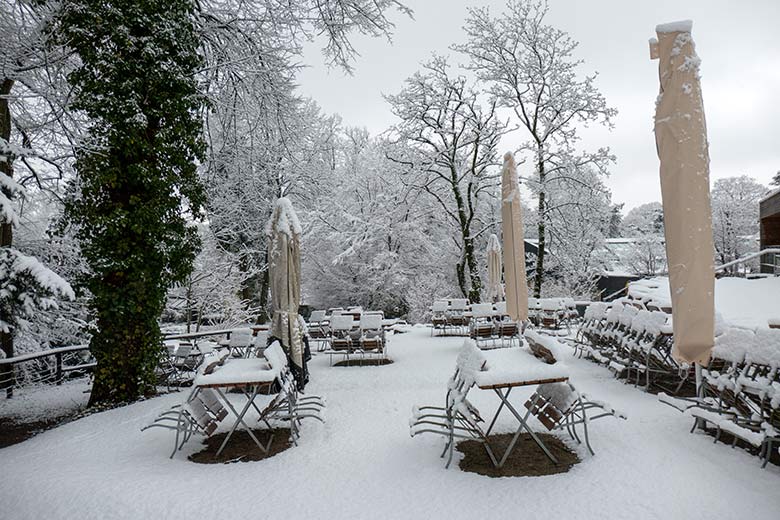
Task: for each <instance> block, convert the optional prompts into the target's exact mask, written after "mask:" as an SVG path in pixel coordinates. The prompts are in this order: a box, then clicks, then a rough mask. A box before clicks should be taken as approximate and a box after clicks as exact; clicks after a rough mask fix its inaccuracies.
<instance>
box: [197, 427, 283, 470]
mask: <svg viewBox="0 0 780 520" xmlns="http://www.w3.org/2000/svg"><path fill="white" fill-rule="evenodd" d="M252 433H254V434H255V437H257V440H259V441H260V443H261V444H262V445H263V446H266V447H268V441H269V439H270V438H271V436H272V435H273V440H271V446H270V447H268V452H267V453H263V451H262V450H261V449H260V448H258V447H257V444H255V441H253V440H252V438H251V437H250V436H249V434H248V433H247V432H246V430H236V432H235V433H234V434H233V436H232V437H231V438H230V440H229V441H228V443H227V446H225V449H224V450H222V453H220V454H219V457H216V453H217V450H218V449H219V447H220V446H221V445H222V441H224V440H225V436H226V435H227V433H218V434H216V435H212V436H211V437H209V438H208V439H206V442H205V443H204V444H205V447H204V449H203V450H201V451H199V452H197V453H193V454H192V455H190V457H189V458H190V460H191V461H193V462H197V463H199V464H226V463H229V462H250V461H258V460H263V459H267V458H268V457H273V456H274V455H276V454H277V453H281V452H283V451H284V450H286V449H287V448H289V447H290V446H291V445H292V444H291V443H290V429H289V428H276V429H274V430H267V429H257V430H252Z"/></svg>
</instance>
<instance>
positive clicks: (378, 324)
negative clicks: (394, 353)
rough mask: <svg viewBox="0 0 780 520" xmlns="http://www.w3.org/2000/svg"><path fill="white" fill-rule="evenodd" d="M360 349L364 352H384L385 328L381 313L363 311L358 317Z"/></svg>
mask: <svg viewBox="0 0 780 520" xmlns="http://www.w3.org/2000/svg"><path fill="white" fill-rule="evenodd" d="M360 350H361V351H362V352H363V354H366V353H369V352H371V353H376V354H382V355H383V354H384V353H385V330H384V328H383V327H382V314H379V313H364V314H363V315H362V316H361V317H360Z"/></svg>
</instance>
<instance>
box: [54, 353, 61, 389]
mask: <svg viewBox="0 0 780 520" xmlns="http://www.w3.org/2000/svg"><path fill="white" fill-rule="evenodd" d="M54 359H55V362H56V363H57V369H56V372H55V375H54V378H55V379H56V381H57V384H58V385H61V384H62V353H61V352H57V353H56V354H54Z"/></svg>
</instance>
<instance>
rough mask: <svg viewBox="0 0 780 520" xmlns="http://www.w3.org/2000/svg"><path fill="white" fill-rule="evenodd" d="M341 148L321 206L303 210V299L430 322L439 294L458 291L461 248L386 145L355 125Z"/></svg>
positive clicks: (319, 304) (436, 209)
mask: <svg viewBox="0 0 780 520" xmlns="http://www.w3.org/2000/svg"><path fill="white" fill-rule="evenodd" d="M337 144H338V146H337V147H336V150H337V154H336V155H335V157H334V159H335V169H334V171H333V173H332V177H331V182H329V183H327V184H325V185H323V192H322V193H321V194H320V195H321V196H320V198H319V199H318V201H319V202H318V204H316V205H314V206H313V207H312V208H310V209H309V210H304V211H301V212H300V213H301V220H302V222H303V227H304V240H303V245H302V249H301V251H302V256H303V272H304V273H303V283H304V286H303V299H304V302H305V303H307V304H309V305H311V306H313V307H315V308H327V307H332V306H346V305H361V306H363V307H364V308H368V309H379V310H383V311H384V312H385V315H387V316H403V317H407V318H410V319H412V320H419V319H423V318H424V317H425V315H426V314H427V312H428V310H427V309H428V306H429V305H430V302H431V299H432V298H433V297H434V296H452V295H454V294H455V287H457V281H456V279H455V273H454V272H453V271H452V270H450V269H446V267H445V266H447V265H452V263H453V262H455V261H457V259H458V257H459V248H458V247H457V245H456V244H455V243H454V242H453V241H452V239H451V238H450V236H449V232H448V231H447V228H445V227H443V226H442V225H441V219H440V218H439V217H438V214H439V213H440V212H441V210H440V208H439V207H438V204H437V203H436V202H435V201H433V200H432V199H431V198H430V197H428V196H426V194H425V193H421V192H420V191H418V190H414V189H411V188H409V187H408V186H406V185H405V184H404V175H405V173H404V172H405V169H404V167H403V166H399V165H398V164H397V163H396V162H394V161H392V160H389V159H388V158H387V157H386V149H387V146H388V144H387V143H386V142H383V141H381V140H378V139H375V138H371V137H369V135H368V133H367V132H366V131H365V130H358V129H353V128H348V129H346V130H345V131H344V132H343V134H341V135H340V136H339V139H338V143H337Z"/></svg>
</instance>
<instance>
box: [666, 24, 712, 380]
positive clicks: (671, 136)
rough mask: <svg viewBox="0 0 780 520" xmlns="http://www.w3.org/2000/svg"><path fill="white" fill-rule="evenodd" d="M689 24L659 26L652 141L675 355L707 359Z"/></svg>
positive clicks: (699, 123)
mask: <svg viewBox="0 0 780 520" xmlns="http://www.w3.org/2000/svg"><path fill="white" fill-rule="evenodd" d="M691 25H692V24H691V22H690V21H686V22H675V23H671V24H664V25H659V26H658V27H656V33H657V34H658V41H657V42H654V41H651V56H652V55H654V54H655V55H657V56H658V57H659V58H660V62H659V64H658V73H659V79H660V83H661V93H660V95H659V96H658V100H657V102H656V112H655V139H656V146H657V149H658V157H659V158H660V160H661V195H662V198H663V208H664V229H665V234H666V257H667V262H668V265H669V286H670V292H671V296H672V316H673V327H674V351H673V355H674V357H675V358H676V359H678V360H680V361H684V362H688V363H692V362H696V363H699V364H702V365H706V364H707V363H708V362H709V357H710V349H711V348H712V345H713V343H714V333H715V303H714V290H715V272H714V267H713V256H714V246H713V239H712V211H711V209H710V183H709V151H708V149H707V127H706V124H705V121H704V105H703V103H702V96H701V85H700V83H699V62H700V60H699V57H698V56H696V51H695V48H694V43H693V40H692V39H691Z"/></svg>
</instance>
